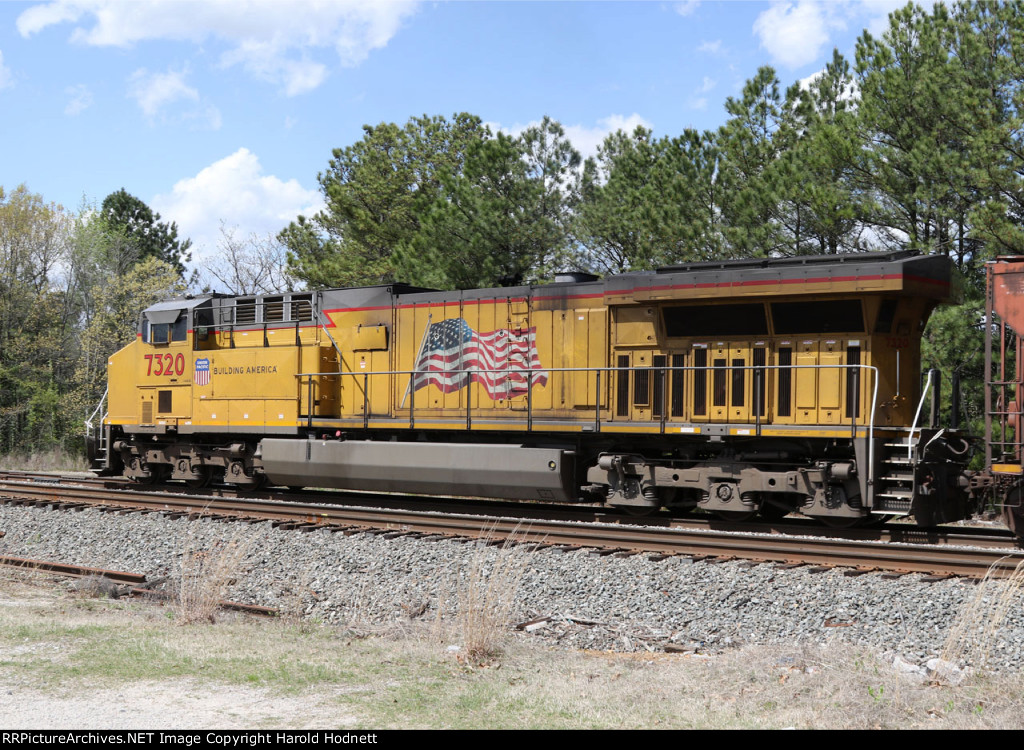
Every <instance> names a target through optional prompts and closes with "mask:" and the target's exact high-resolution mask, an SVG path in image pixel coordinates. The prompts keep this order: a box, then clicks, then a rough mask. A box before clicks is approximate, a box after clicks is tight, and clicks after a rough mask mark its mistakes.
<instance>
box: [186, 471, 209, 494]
mask: <svg viewBox="0 0 1024 750" xmlns="http://www.w3.org/2000/svg"><path fill="white" fill-rule="evenodd" d="M196 474H197V476H196V478H195V479H186V480H185V484H186V485H187V486H189V487H191V488H192V489H194V490H201V489H202V488H203V487H207V486H209V484H210V480H211V479H213V471H212V470H211V469H210V467H209V466H200V467H199V469H198V470H197V471H196Z"/></svg>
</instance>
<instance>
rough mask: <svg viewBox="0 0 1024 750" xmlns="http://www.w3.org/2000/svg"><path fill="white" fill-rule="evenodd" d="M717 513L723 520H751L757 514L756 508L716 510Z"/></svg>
mask: <svg viewBox="0 0 1024 750" xmlns="http://www.w3.org/2000/svg"><path fill="white" fill-rule="evenodd" d="M714 513H715V515H716V516H718V517H719V518H721V519H722V520H723V521H731V522H736V523H738V522H740V521H749V520H750V519H751V518H753V517H754V516H756V515H757V511H756V510H716V511H714Z"/></svg>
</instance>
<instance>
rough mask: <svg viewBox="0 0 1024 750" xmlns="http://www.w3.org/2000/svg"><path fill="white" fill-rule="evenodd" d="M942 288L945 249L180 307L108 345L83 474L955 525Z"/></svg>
mask: <svg viewBox="0 0 1024 750" xmlns="http://www.w3.org/2000/svg"><path fill="white" fill-rule="evenodd" d="M952 277H953V271H952V266H951V264H950V262H949V260H948V259H947V258H945V257H943V256H921V255H914V254H912V253H909V252H893V253H864V254H855V255H842V256H815V257H801V258H790V259H771V260H749V261H723V262H717V263H696V264H688V265H679V266H672V267H667V268H662V269H659V270H658V271H656V272H643V273H630V274H624V275H621V276H612V277H609V278H606V279H603V280H599V279H597V278H594V277H586V276H584V275H579V274H577V275H574V276H573V277H572V278H565V277H559V279H557V280H556V282H555V283H552V284H546V285H539V286H521V287H513V288H500V289H477V290H465V291H433V290H426V289H418V288H414V287H409V286H405V285H401V284H392V285H387V286H374V287H363V288H356V289H332V290H326V291H319V292H295V293H289V294H276V295H258V296H248V297H229V296H222V295H217V294H213V295H204V296H198V297H193V298H187V299H178V300H170V301H167V302H162V303H160V304H157V305H154V306H152V307H150V308H148V309H147V310H145V311H143V313H142V315H141V317H140V321H139V328H138V337H137V340H136V341H134V342H133V343H131V344H130V345H128V346H127V347H125V348H124V349H122V350H121V351H119V352H117V353H116V354H114V355H113V356H112V357H111V358H110V362H109V403H108V409H107V414H106V416H105V418H104V419H103V426H102V430H101V431H100V432H99V434H97V435H96V436H94V437H95V439H94V440H93V441H91V442H92V445H93V457H94V465H95V466H96V468H97V469H99V470H103V471H107V472H119V471H123V473H124V474H125V475H126V476H128V477H131V478H133V479H135V480H138V481H156V480H164V479H176V480H184V481H186V482H189V483H191V484H194V485H202V484H205V483H207V482H210V481H218V482H228V483H231V484H236V485H239V486H242V487H251V486H255V485H258V484H261V483H262V482H264V481H267V480H269V481H270V482H272V483H274V484H281V485H298V486H303V485H310V486H320V487H341V488H357V489H368V490H384V491H403V492H415V493H426V494H454V495H473V496H486V497H503V498H524V499H551V500H561V501H576V500H585V501H591V502H593V501H602V502H606V503H608V504H611V505H615V506H622V507H626V508H629V509H631V510H634V511H637V512H643V511H646V510H649V509H653V508H659V507H662V506H665V507H669V508H677V509H688V508H703V509H706V510H709V511H712V512H716V513H718V514H720V515H723V516H726V517H730V518H738V517H746V516H751V515H754V514H757V513H760V514H762V515H764V516H769V517H771V516H776V515H780V514H785V513H788V512H791V511H794V510H796V511H800V512H802V513H804V514H806V515H809V516H814V517H819V518H821V519H822V520H825V521H826V522H831V523H836V524H846V523H854V522H857V521H860V520H867V519H871V518H876V517H878V516H889V515H893V514H897V515H913V516H914V517H916V518H917V520H918V521H919V522H920V523H925V524H931V523H936V522H941V521H948V520H955V519H958V518H963V517H965V516H966V515H969V514H970V513H971V512H972V510H973V509H972V508H971V507H970V505H971V502H972V501H971V500H970V499H969V497H968V494H967V492H966V491H965V482H964V480H963V479H962V473H963V467H964V464H965V462H966V455H967V453H968V443H967V441H966V440H965V438H964V437H962V436H961V435H960V434H959V433H958V432H957V431H955V430H941V429H939V427H938V425H937V424H936V421H937V414H938V399H937V387H936V386H937V384H936V383H934V382H933V374H932V373H928V376H927V378H926V379H922V378H921V361H920V359H921V357H920V337H921V331H922V330H923V327H924V324H925V322H926V321H927V319H928V316H929V314H930V312H931V311H932V309H933V308H934V307H935V305H937V304H939V303H942V302H945V301H949V300H950V299H951V297H952V296H953V285H952ZM922 380H924V382H922ZM926 403H927V405H928V408H925V405H926Z"/></svg>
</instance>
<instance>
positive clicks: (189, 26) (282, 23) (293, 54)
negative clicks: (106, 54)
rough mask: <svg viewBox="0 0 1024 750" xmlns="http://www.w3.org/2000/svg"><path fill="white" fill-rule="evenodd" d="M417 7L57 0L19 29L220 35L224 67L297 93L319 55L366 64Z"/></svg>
mask: <svg viewBox="0 0 1024 750" xmlns="http://www.w3.org/2000/svg"><path fill="white" fill-rule="evenodd" d="M416 7H417V2H416V0H388V1H387V2H366V1H365V0H332V1H331V2H319V1H318V0H301V1H300V0H290V1H289V2H281V0H249V1H248V2H246V3H245V4H244V5H243V4H240V3H239V2H237V0H203V2H194V3H182V2H180V1H179V0H147V1H146V2H128V1H126V0H51V2H48V3H45V4H42V5H35V6H33V7H31V8H29V9H27V10H25V11H24V12H23V13H22V14H21V15H20V16H19V17H18V20H17V26H18V31H19V32H20V33H21V35H22V36H24V37H29V36H31V35H32V34H36V33H38V32H40V31H42V30H43V29H46V28H47V27H49V26H55V25H59V24H64V23H72V24H75V28H74V30H73V31H72V33H71V39H72V40H73V41H76V42H80V43H83V44H89V45H95V46H115V47H127V46H130V45H133V44H135V43H137V42H144V41H151V40H157V39H169V40H173V41H189V42H193V43H198V42H202V41H204V40H206V39H210V38H213V39H218V40H220V41H222V42H224V43H225V44H226V45H227V47H228V49H227V50H226V51H225V52H224V53H223V54H222V55H221V57H220V62H221V64H223V65H225V66H231V65H241V66H242V67H243V68H245V69H246V70H247V71H248V72H249V73H250V74H252V75H254V76H256V77H257V78H260V79H262V80H266V81H269V82H271V83H274V84H275V85H278V86H280V87H281V88H282V90H283V91H284V92H285V93H286V94H287V95H289V96H293V95H295V94H301V93H304V92H307V91H311V90H312V89H315V88H316V87H317V86H319V85H320V84H321V83H322V82H323V80H324V79H325V78H326V76H327V66H326V65H324V64H323V63H321V62H318V61H316V60H313V59H311V57H310V56H311V55H312V54H313V53H315V52H318V51H320V50H322V49H333V50H334V52H335V54H336V55H337V58H338V62H339V63H340V64H341V65H342V66H345V67H352V66H355V65H358V64H359V63H361V62H362V61H363V60H365V59H366V57H367V56H368V55H369V54H370V52H372V51H373V50H375V49H380V48H382V47H384V46H386V45H387V43H388V42H389V41H390V40H391V38H392V37H393V36H394V35H395V34H396V33H398V30H399V28H400V27H401V25H402V23H403V22H404V21H405V19H406V18H408V17H409V16H410V15H411V14H412V13H414V12H415V10H416Z"/></svg>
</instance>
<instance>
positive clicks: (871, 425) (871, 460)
mask: <svg viewBox="0 0 1024 750" xmlns="http://www.w3.org/2000/svg"><path fill="white" fill-rule="evenodd" d="M716 369H725V370H733V369H743V370H754V371H758V370H761V371H765V370H779V371H782V370H824V369H837V370H840V371H846V372H849V371H851V370H854V371H856V372H859V371H861V370H867V371H869V372H870V373H871V378H872V389H871V410H870V416H869V417H868V423H867V425H866V427H867V431H868V437H867V440H868V479H867V482H868V484H869V485H873V484H874V477H875V440H874V438H875V415H876V410H877V405H878V367H877V366H876V365H866V364H835V365H743V366H742V367H733V366H732V365H728V366H726V367H724V368H716V367H714V366H705V367H698V366H694V365H686V366H670V365H665V366H664V367H653V366H644V367H640V366H635V365H631V366H628V367H618V366H609V367H545V368H543V369H542V370H524V369H523V368H508V367H506V368H493V369H486V368H482V367H476V368H466V369H449V370H444V373H445V374H447V375H465V374H470V373H495V374H501V373H506V374H507V373H509V372H519V373H523V372H526V373H529V374H528V375H527V377H528V383H530V384H531V385H532V380H533V375H534V374H536V373H538V372H544V373H555V372H568V373H572V372H593V373H595V374H596V376H597V386H596V389H595V394H597V397H596V398H595V402H596V404H597V407H596V414H595V420H594V430H595V432H599V431H600V429H601V398H600V379H601V373H602V372H607V373H612V374H614V373H616V372H624V371H626V372H635V371H640V370H643V371H650V370H659V371H661V372H697V371H704V372H707V371H708V370H711V371H714V370H716ZM430 372H437V371H436V370H422V369H420V370H355V371H348V372H344V371H339V372H300V373H296V374H295V377H296V378H299V379H301V378H309V382H310V386H312V381H313V378H321V377H346V376H347V377H352V378H355V377H357V376H361V377H362V379H363V383H364V390H363V421H364V426H365V425H367V424H368V423H369V411H368V398H369V395H368V391H367V390H366V388H365V384H367V383H369V378H370V376H374V375H388V376H392V375H399V376H401V375H408V376H409V377H413V376H415V375H426V374H428V373H430ZM609 380H611V378H609ZM859 382H860V379H859V378H857V383H858V386H857V387H858V389H859ZM415 391H416V389H412V394H413V395H415ZM532 391H533V389H532V387H531V388H528V390H527V392H526V393H524V394H522V395H524V396H526V398H527V414H526V423H527V427H528V431H530V430H532V425H533V414H532V407H533V399H532ZM666 393H667V390H666V389H665V388H664V387H662V398H663V399H664V396H665V394H666ZM415 404H416V402H415V400H413V401H412V402H411V403H410V405H409V420H410V421H409V425H410V428H411V427H412V426H413V425H414V419H415V416H414V412H415ZM312 406H313V404H312V398H310V399H309V407H310V408H309V414H308V417H309V423H310V426H312V416H313V408H312ZM608 408H609V409H611V405H610V404H609V406H608ZM469 409H470V401H469V399H467V422H466V427H467V429H470V428H471V424H472V423H471V419H470V417H469ZM757 411H758V412H759V411H760V409H757ZM665 412H666V409H665V408H664V404H663V405H662V409H661V415H660V416H661V422H662V427H663V429H664V421H665V416H666V415H665ZM851 414H853V415H854V416H851V417H850V422H851V425H852V427H853V430H854V436H856V427H857V419H858V417H857V416H856V412H855V411H854V410H851ZM755 419H757V420H759V419H760V414H758V415H756V416H755ZM915 421H916V420H915ZM700 424H703V423H700Z"/></svg>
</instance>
